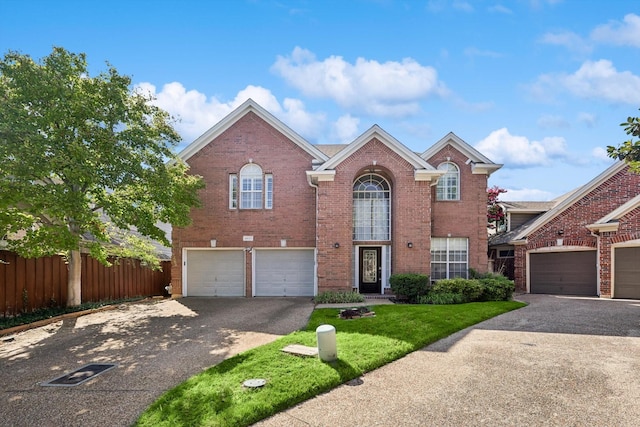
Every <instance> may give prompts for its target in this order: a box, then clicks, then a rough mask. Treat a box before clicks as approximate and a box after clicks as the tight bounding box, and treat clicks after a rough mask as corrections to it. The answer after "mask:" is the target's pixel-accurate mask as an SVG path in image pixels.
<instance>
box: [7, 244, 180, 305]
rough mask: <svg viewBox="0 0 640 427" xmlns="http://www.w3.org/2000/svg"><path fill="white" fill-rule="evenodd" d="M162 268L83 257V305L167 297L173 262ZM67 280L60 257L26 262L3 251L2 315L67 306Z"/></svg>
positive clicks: (123, 261)
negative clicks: (135, 298)
mask: <svg viewBox="0 0 640 427" xmlns="http://www.w3.org/2000/svg"><path fill="white" fill-rule="evenodd" d="M161 267H162V269H161V270H157V271H154V270H151V269H150V268H147V267H145V266H142V265H140V261H139V260H134V259H121V260H119V262H118V263H117V264H116V263H114V264H113V265H112V266H111V267H105V266H104V265H102V264H100V263H99V262H98V261H96V260H95V259H93V258H91V257H90V256H88V255H86V254H83V255H82V302H83V303H84V302H98V301H104V300H117V299H122V298H132V297H138V296H151V295H166V291H165V289H164V287H165V286H167V285H168V284H169V282H170V281H171V262H170V261H162V263H161ZM67 277H68V271H67V264H66V263H65V261H64V258H62V257H61V256H57V255H55V256H50V257H43V258H34V259H27V258H22V257H20V256H18V255H16V254H15V253H13V252H7V251H0V313H1V314H2V315H3V316H14V315H16V314H20V313H24V312H29V311H33V310H36V309H39V308H44V307H52V306H56V307H57V306H64V305H65V304H66V301H67Z"/></svg>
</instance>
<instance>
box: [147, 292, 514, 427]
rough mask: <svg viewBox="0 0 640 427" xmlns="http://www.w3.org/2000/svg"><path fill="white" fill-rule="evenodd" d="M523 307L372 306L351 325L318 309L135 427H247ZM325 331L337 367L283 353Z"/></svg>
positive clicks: (195, 381) (165, 401) (164, 400)
mask: <svg viewBox="0 0 640 427" xmlns="http://www.w3.org/2000/svg"><path fill="white" fill-rule="evenodd" d="M524 305H525V304H523V303H520V302H516V301H500V302H481V303H470V304H458V305H379V306H374V307H372V309H373V310H374V311H375V312H376V316H375V317H371V318H362V319H354V320H341V319H338V312H339V310H338V309H318V310H315V311H314V312H313V314H312V316H311V319H310V320H309V324H308V325H307V328H306V329H305V330H304V331H298V332H294V333H292V334H290V335H287V336H285V337H282V338H280V339H278V340H276V341H274V342H273V343H271V344H267V345H264V346H261V347H258V348H255V349H252V350H249V351H246V352H244V353H241V354H239V355H237V356H234V357H232V358H230V359H227V360H225V361H223V362H222V363H220V364H218V365H215V366H213V367H211V368H209V369H207V370H206V371H204V372H202V373H200V374H198V375H196V376H194V377H192V378H190V379H188V380H187V381H185V382H184V383H182V384H180V385H178V386H177V387H175V388H173V389H171V390H169V391H168V392H166V393H165V394H164V395H162V396H161V397H160V398H159V399H158V400H157V401H156V402H155V403H154V404H153V405H151V407H149V408H148V409H147V410H146V411H145V412H144V413H143V414H142V415H141V416H140V418H139V419H138V422H137V425H139V426H157V425H166V426H168V425H171V426H202V425H206V426H246V425H250V424H252V423H255V422H256V421H259V420H261V419H263V418H266V417H268V416H270V415H273V414H275V413H277V412H279V411H282V410H283V409H286V408H289V407H291V406H293V405H295V404H297V403H299V402H302V401H304V400H306V399H309V398H311V397H313V396H316V395H318V394H320V393H323V392H325V391H327V390H330V389H332V388H334V387H336V386H338V385H340V384H343V383H345V382H346V381H349V380H351V379H354V378H357V377H359V376H360V375H362V374H363V373H365V372H367V371H371V370H373V369H376V368H378V367H380V366H383V365H385V364H387V363H389V362H391V361H393V360H396V359H399V358H400V357H402V356H405V355H406V354H408V353H411V352H412V351H415V350H418V349H420V348H422V347H424V346H425V345H428V344H430V343H432V342H435V341H437V340H439V339H441V338H444V337H446V336H448V335H451V334H452V333H454V332H456V331H459V330H461V329H464V328H466V327H468V326H471V325H474V324H476V323H478V322H481V321H483V320H486V319H489V318H491V317H494V316H497V315H499V314H502V313H505V312H507V311H511V310H515V309H518V308H520V307H523V306H524ZM322 324H331V325H334V326H335V328H336V331H337V333H336V341H337V347H338V360H337V361H336V362H332V363H325V362H322V361H320V360H319V358H317V357H300V356H294V355H290V354H287V353H283V352H282V351H281V350H282V348H283V347H285V346H286V345H288V344H303V345H307V346H313V347H315V346H316V345H317V343H316V334H315V330H316V328H317V327H318V326H319V325H322ZM185 351H188V348H186V349H185ZM251 378H264V379H266V380H267V384H266V385H265V386H264V387H262V388H260V389H248V388H244V387H243V386H242V383H243V382H244V381H245V380H247V379H251Z"/></svg>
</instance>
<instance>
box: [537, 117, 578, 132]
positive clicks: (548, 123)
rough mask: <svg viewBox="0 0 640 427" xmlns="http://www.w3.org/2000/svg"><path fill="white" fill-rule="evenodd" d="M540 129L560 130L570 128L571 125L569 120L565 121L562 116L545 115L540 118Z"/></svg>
mask: <svg viewBox="0 0 640 427" xmlns="http://www.w3.org/2000/svg"><path fill="white" fill-rule="evenodd" d="M537 123H538V127H540V128H542V129H550V128H554V129H558V128H568V127H570V126H571V125H570V124H569V122H568V121H567V120H565V118H564V117H562V116H554V115H544V116H541V117H539V118H538V122H537Z"/></svg>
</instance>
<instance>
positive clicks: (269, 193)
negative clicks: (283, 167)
mask: <svg viewBox="0 0 640 427" xmlns="http://www.w3.org/2000/svg"><path fill="white" fill-rule="evenodd" d="M265 180H266V187H267V188H266V193H265V202H264V207H265V208H267V209H272V208H273V175H265Z"/></svg>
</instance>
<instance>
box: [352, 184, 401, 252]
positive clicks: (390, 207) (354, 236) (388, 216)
mask: <svg viewBox="0 0 640 427" xmlns="http://www.w3.org/2000/svg"><path fill="white" fill-rule="evenodd" d="M368 175H373V176H376V177H378V178H380V179H381V180H383V181H384V182H385V183H386V185H387V187H388V188H389V189H388V190H384V191H385V192H387V193H388V196H389V197H388V198H387V199H386V200H387V203H388V205H387V211H388V214H387V225H386V227H387V230H388V233H387V234H388V235H387V238H386V239H358V238H357V233H356V230H355V227H356V222H355V219H354V220H353V224H352V228H353V230H352V236H353V240H354V241H362V240H366V241H371V242H375V241H380V242H386V241H389V240H391V236H392V231H393V230H392V229H391V227H392V222H393V221H392V215H393V213H392V211H391V209H392V203H391V184H390V183H389V181H388V180H387V179H386V178H385V177H383V176H381V175H378V174H374V173H369V174H365V175H361V176H359V177H358V178H356V179H355V181H354V184H355V182H357V181H358V180H359V179H361V178H362V177H364V176H368ZM351 192H352V200H353V186H352V189H351ZM352 209H353V213H355V209H356V207H355V202H354V205H353V208H352ZM371 237H374V236H371Z"/></svg>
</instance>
